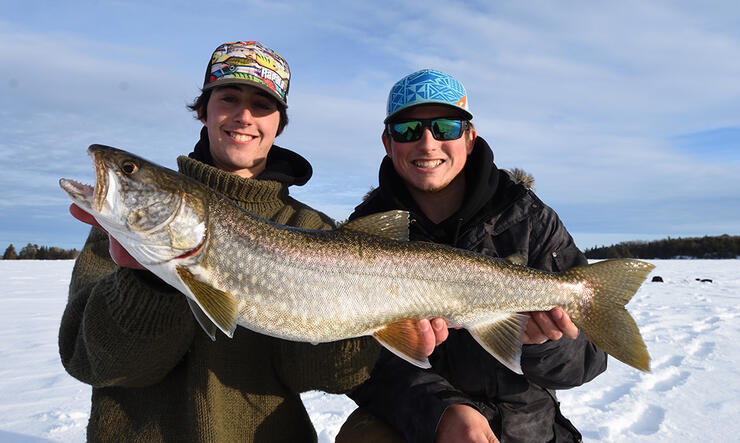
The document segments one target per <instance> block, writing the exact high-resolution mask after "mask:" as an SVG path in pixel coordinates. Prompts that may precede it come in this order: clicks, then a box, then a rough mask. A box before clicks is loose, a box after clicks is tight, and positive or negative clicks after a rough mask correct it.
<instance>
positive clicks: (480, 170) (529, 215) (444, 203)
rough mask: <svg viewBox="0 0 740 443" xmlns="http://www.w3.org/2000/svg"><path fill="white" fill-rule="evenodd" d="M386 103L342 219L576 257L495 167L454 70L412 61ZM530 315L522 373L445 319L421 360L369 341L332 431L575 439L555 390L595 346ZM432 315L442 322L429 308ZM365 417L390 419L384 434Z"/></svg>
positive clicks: (544, 215)
mask: <svg viewBox="0 0 740 443" xmlns="http://www.w3.org/2000/svg"><path fill="white" fill-rule="evenodd" d="M387 111H388V112H387V117H386V119H385V121H384V123H385V129H384V131H383V135H382V141H383V145H384V146H385V152H386V157H385V158H384V159H383V161H382V163H381V165H380V174H379V187H378V188H376V189H374V190H373V191H372V192H370V193H369V194H368V195H367V196H366V198H365V200H364V201H363V202H362V203H361V204H360V205H359V206H357V208H355V211H354V212H353V213H352V215H351V216H350V219H354V218H357V217H361V216H364V215H368V214H372V213H376V212H381V211H386V210H391V209H404V210H407V211H409V212H410V214H411V217H412V219H413V223H412V224H411V226H410V237H411V239H412V240H420V241H429V242H435V243H444V244H448V245H452V246H455V247H458V248H463V249H469V250H472V251H477V252H480V253H482V254H486V255H490V256H494V257H502V258H506V257H519V258H520V259H521V261H522V262H526V263H522V264H526V265H527V266H529V267H532V268H536V269H541V270H545V271H564V270H566V269H569V268H571V267H574V266H578V265H582V264H586V263H587V262H586V258H585V256H584V255H583V254H582V253H581V251H579V250H578V248H577V247H576V245H575V244H574V242H573V239H572V238H571V236H570V234H569V233H568V231H567V230H566V229H565V227H564V226H563V224H562V223H561V221H560V219H559V218H558V216H557V214H556V213H555V212H554V211H553V210H552V209H551V208H549V207H548V206H546V205H545V204H544V203H542V201H540V199H539V198H537V196H536V195H535V194H534V192H533V191H532V189H530V188H528V187H527V186H526V185H525V184H523V183H520V182H518V181H517V179H516V178H515V177H514V176H513V175H512V174H510V173H509V172H507V171H504V170H500V169H498V168H497V167H496V165H495V163H494V162H493V152H492V151H491V148H490V147H489V146H488V144H487V143H486V142H485V140H483V138H482V137H480V136H478V135H477V132H476V129H475V128H474V126H473V125H472V123H471V122H470V120H471V119H472V118H473V115H472V114H471V113H470V109H469V106H468V99H467V94H466V92H465V89H464V88H463V86H462V84H460V82H458V81H457V80H456V79H454V78H453V77H451V76H449V75H447V74H445V73H442V72H439V71H435V70H431V69H425V70H422V71H418V72H415V73H413V74H410V75H408V76H406V77H404V78H403V79H401V80H400V81H399V82H397V83H396V84H395V85H394V86H393V88H392V89H391V92H390V94H389V97H388V110H387ZM530 316H531V319H530V321H529V322H528V324H527V328H526V331H525V333H524V334H523V335H522V342H523V343H525V346H524V349H523V351H522V359H521V366H522V370H523V372H524V375H518V374H516V373H514V372H512V371H511V370H509V369H508V368H506V367H505V366H503V365H502V364H501V363H499V362H498V360H496V359H495V358H494V357H493V356H491V355H490V354H488V353H487V352H486V351H485V350H484V349H483V348H482V347H481V346H480V345H479V344H478V343H477V342H476V341H475V340H474V339H473V338H472V337H471V336H470V334H468V333H467V331H465V330H452V331H450V335H449V338H448V339H447V341H445V342H444V343H442V344H441V345H439V346H438V347H437V349H436V350H435V352H434V353H433V354H432V355H431V356H430V357H429V360H430V362H431V364H432V369H431V370H422V369H419V368H417V367H415V366H412V365H410V364H408V363H406V362H405V361H403V360H401V359H399V358H397V357H395V356H394V355H392V354H391V353H389V352H387V351H385V350H383V351H381V357H380V359H379V361H378V364H377V365H376V367H375V368H374V369H373V373H372V377H371V379H370V380H368V381H367V382H365V383H364V384H363V385H361V386H360V387H359V388H358V389H356V390H355V391H354V392H353V393H352V394H351V395H350V396H351V397H352V398H353V399H354V400H355V401H356V402H357V403H358V404H359V405H360V408H359V409H358V410H357V411H356V412H354V413H353V414H352V415H351V416H350V418H349V419H348V420H347V422H346V423H345V425H344V426H343V427H342V430H341V432H340V434H339V436H338V438H337V441H338V442H349V441H355V442H357V441H372V440H373V439H376V438H377V436H378V435H383V438H384V440H385V441H404V439H405V440H406V441H409V442H432V441H437V442H450V441H454V442H460V441H498V440H501V441H522V442H564V441H579V440H580V434H579V433H578V431H577V430H576V429H575V428H574V427H573V425H572V424H571V423H570V422H569V421H568V420H567V419H565V418H564V417H563V416H562V414H561V413H560V409H559V406H558V401H557V398H556V396H555V390H556V389H565V388H570V387H575V386H579V385H581V384H583V383H585V382H587V381H589V380H591V379H593V378H594V377H596V376H597V375H598V374H600V373H601V372H603V371H604V370H605V369H606V354H605V353H604V352H603V351H601V350H599V349H598V348H596V347H595V346H594V345H593V344H592V343H591V342H589V341H588V339H587V338H586V337H585V336H583V335H579V333H578V329H577V328H576V327H575V325H574V324H573V323H572V322H571V321H570V319H569V317H568V315H567V314H566V313H565V312H564V311H563V310H562V309H560V308H556V309H554V310H552V311H550V312H537V313H530ZM438 323H439V324H438ZM433 325H434V327H435V329H437V328H444V327H445V326H446V325H444V321H443V320H441V319H435V320H434V321H433ZM375 417H378V418H380V419H382V420H383V421H384V422H385V423H387V424H389V425H390V426H391V427H392V428H393V429H395V431H396V432H397V434H395V437H392V436H391V434H393V431H391V430H389V429H388V428H387V426H386V425H384V424H383V423H381V422H379V421H378V420H377V418H375ZM368 436H369V437H368ZM497 439H498V440H497Z"/></svg>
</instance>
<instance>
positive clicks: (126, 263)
mask: <svg viewBox="0 0 740 443" xmlns="http://www.w3.org/2000/svg"><path fill="white" fill-rule="evenodd" d="M69 213H70V214H72V216H73V217H74V218H76V219H77V220H79V221H81V222H83V223H87V224H88V225H92V226H97V227H98V228H100V229H102V230H104V231H105V228H103V227H102V226H100V224H99V223H98V221H97V220H95V217H93V216H92V215H90V214H88V213H87V212H85V211H84V210H83V209H82V208H80V207H79V206H77V205H76V204H74V203H72V205H70V207H69ZM106 232H107V231H106ZM108 240H109V246H108V252H109V253H110V256H111V258H112V259H113V261H114V262H116V264H117V265H118V266H121V267H124V268H132V269H146V268H145V267H144V266H142V265H141V264H140V263H139V262H138V261H136V259H135V258H133V257H132V256H131V254H129V253H128V251H126V250H125V249H124V248H123V246H121V244H120V243H118V240H116V239H115V238H113V237H112V236H111V235H110V234H108Z"/></svg>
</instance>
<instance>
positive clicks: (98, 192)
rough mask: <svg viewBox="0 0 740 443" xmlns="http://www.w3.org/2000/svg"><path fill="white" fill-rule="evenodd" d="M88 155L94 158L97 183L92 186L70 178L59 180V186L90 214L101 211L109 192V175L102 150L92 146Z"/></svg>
mask: <svg viewBox="0 0 740 443" xmlns="http://www.w3.org/2000/svg"><path fill="white" fill-rule="evenodd" d="M87 153H88V155H90V156H91V157H92V158H93V166H94V167H95V185H94V186H91V185H88V184H85V183H80V182H78V181H76V180H72V179H69V178H62V179H60V180H59V186H61V188H62V189H63V190H64V192H66V193H67V195H69V198H70V199H72V201H73V202H74V203H75V204H76V205H77V206H79V207H80V208H81V209H84V210H85V211H86V212H88V213H90V214H95V213H100V211H101V209H102V207H103V203H104V201H105V196H106V193H107V192H108V175H107V174H106V172H105V170H106V168H105V162H104V161H103V159H102V156H101V155H100V154H101V153H100V151H98V150H96V149H95V148H94V145H93V146H90V147H89V148H88V150H87Z"/></svg>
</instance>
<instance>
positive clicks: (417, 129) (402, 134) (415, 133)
mask: <svg viewBox="0 0 740 443" xmlns="http://www.w3.org/2000/svg"><path fill="white" fill-rule="evenodd" d="M390 128H391V135H392V136H393V140H395V141H397V142H411V141H414V140H419V139H420V138H421V131H422V130H423V129H424V127H423V125H422V123H421V122H420V121H418V120H414V121H410V122H401V123H391V125H390Z"/></svg>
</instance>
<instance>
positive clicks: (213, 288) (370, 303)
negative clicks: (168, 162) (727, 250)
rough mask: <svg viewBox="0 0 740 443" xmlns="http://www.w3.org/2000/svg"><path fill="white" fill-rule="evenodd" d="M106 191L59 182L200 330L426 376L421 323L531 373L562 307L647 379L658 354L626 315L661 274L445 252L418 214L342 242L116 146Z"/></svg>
mask: <svg viewBox="0 0 740 443" xmlns="http://www.w3.org/2000/svg"><path fill="white" fill-rule="evenodd" d="M88 151H89V153H90V154H91V156H92V157H93V162H94V164H95V169H96V184H95V187H94V188H93V187H90V186H86V185H81V184H79V183H77V182H74V181H72V180H67V179H62V180H61V181H60V185H61V186H62V188H63V189H64V190H65V191H66V192H67V193H68V195H69V196H70V198H71V199H72V200H73V201H74V202H75V203H76V204H77V205H78V206H80V207H81V208H82V209H84V210H86V211H88V212H89V213H91V214H92V215H93V216H95V218H96V220H97V221H98V222H99V223H100V224H101V226H103V227H104V228H105V229H106V230H107V231H108V232H109V233H110V234H111V235H112V236H113V237H114V238H116V239H117V240H118V241H119V242H120V243H121V244H122V245H123V246H124V247H125V248H126V250H127V251H128V252H129V253H130V254H131V255H132V256H133V257H134V258H136V259H137V261H139V263H141V264H142V265H143V266H145V267H146V268H147V269H149V270H150V271H152V272H153V273H155V274H156V275H158V276H159V277H160V278H162V279H164V280H165V281H166V282H168V283H169V284H171V285H172V286H174V287H176V288H177V289H179V290H180V291H181V292H182V293H183V294H185V295H186V296H187V297H188V301H189V303H190V306H191V308H192V309H193V313H194V315H195V316H196V318H197V319H198V322H199V323H200V325H201V326H202V327H203V329H204V330H205V331H206V332H207V333H208V334H209V335H210V336H211V337H212V338H214V339H215V336H216V329H220V330H221V331H223V332H224V333H225V334H226V335H228V336H232V335H233V333H234V330H235V328H236V326H237V325H240V326H243V327H246V328H249V329H251V330H254V331H257V332H260V333H263V334H267V335H271V336H276V337H280V338H284V339H289V340H296V341H307V342H312V343H319V342H327V341H335V340H340V339H345V338H351V337H358V336H364V335H373V336H374V337H376V338H377V339H378V340H379V341H380V342H381V344H383V345H384V346H386V347H387V348H388V349H389V350H391V351H393V352H394V353H396V354H397V355H399V356H401V357H402V358H404V359H406V360H407V361H409V362H411V363H413V364H416V365H418V366H421V367H428V366H429V363H428V361H427V359H426V356H425V355H423V350H422V346H421V336H420V332H419V331H418V330H417V327H416V321H418V319H421V318H432V317H443V318H445V319H446V320H447V321H448V323H449V324H450V325H451V326H455V327H463V328H466V329H467V330H468V331H469V332H470V333H471V335H472V336H473V337H474V338H475V339H476V340H477V341H478V342H479V343H480V344H481V346H483V347H484V348H485V349H486V350H487V351H489V352H490V353H491V354H492V355H494V356H495V357H496V358H498V359H499V360H500V361H501V362H502V363H503V364H505V365H506V366H507V367H509V368H510V369H512V370H513V371H515V372H519V373H521V367H520V364H519V358H520V356H521V342H520V341H519V336H520V334H521V332H522V330H523V329H524V327H525V326H526V321H527V318H528V317H527V316H525V315H522V314H519V313H520V312H526V311H546V310H550V309H552V308H554V307H557V306H559V307H562V308H564V309H565V311H566V312H567V313H568V314H569V316H570V317H571V319H572V320H573V322H574V323H575V324H576V325H577V326H578V327H579V328H580V329H581V330H582V331H583V332H584V333H585V334H586V335H587V336H588V337H589V339H591V341H593V342H594V343H595V344H596V345H597V346H599V347H600V348H602V349H603V350H604V351H606V352H608V353H609V354H611V355H612V356H614V357H616V358H618V359H620V360H622V361H623V362H625V363H627V364H629V365H632V366H633V367H635V368H637V369H640V370H645V371H647V370H649V362H650V356H649V354H648V352H647V348H646V347H645V344H644V342H643V340H642V338H641V336H640V333H639V330H638V328H637V326H636V324H635V322H634V320H633V319H632V317H631V316H630V315H629V313H628V312H627V310H626V309H625V305H626V304H627V302H628V301H629V300H630V298H631V297H632V296H633V295H634V294H635V292H636V291H637V290H638V288H639V287H640V285H641V284H642V282H643V281H644V280H645V278H646V277H647V275H648V274H649V272H650V271H651V270H652V268H653V265H651V264H649V263H646V262H642V261H638V260H607V261H603V262H598V263H594V264H592V265H587V266H582V267H577V268H574V269H571V270H569V271H566V272H563V273H547V272H542V271H537V270H534V269H530V268H527V267H524V266H520V265H516V264H512V263H511V262H509V261H505V260H499V259H494V258H491V257H487V256H484V255H481V254H477V253H474V252H470V251H465V250H461V249H455V248H452V247H448V246H445V245H438V244H432V243H424V242H410V241H408V213H406V212H404V211H389V212H385V213H381V214H374V215H371V216H368V217H365V218H361V219H358V220H354V221H352V222H349V223H347V224H345V225H342V226H340V227H339V228H338V229H335V230H331V231H321V230H307V229H300V228H294V227H288V226H284V225H279V224H276V223H273V222H270V221H267V220H264V219H262V218H260V217H257V216H255V215H253V214H251V213H249V212H247V211H245V210H243V209H242V208H240V207H239V206H237V205H236V204H234V203H233V202H232V201H230V200H229V199H227V198H226V197H224V196H222V195H220V194H218V193H217V192H215V191H213V190H212V189H210V188H208V187H206V186H205V185H203V184H201V183H199V182H197V181H195V180H192V179H190V178H188V177H186V176H184V175H182V174H179V173H177V172H175V171H172V170H170V169H167V168H164V167H161V166H159V165H156V164H154V163H151V162H148V161H147V160H144V159H142V158H140V157H138V156H135V155H133V154H130V153H128V152H126V151H121V150H118V149H115V148H111V147H107V146H102V145H93V146H91V147H90V148H89V150H88Z"/></svg>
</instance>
